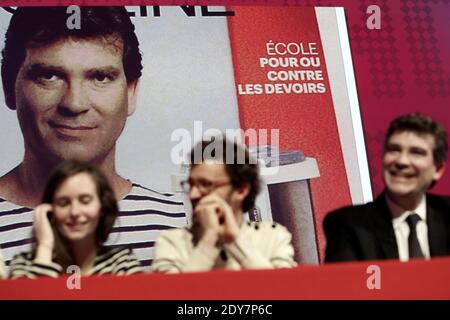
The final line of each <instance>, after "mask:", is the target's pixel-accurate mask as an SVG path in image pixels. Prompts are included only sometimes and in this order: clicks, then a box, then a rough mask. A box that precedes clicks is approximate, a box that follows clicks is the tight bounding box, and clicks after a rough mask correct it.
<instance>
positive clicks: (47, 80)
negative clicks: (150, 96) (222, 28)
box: [0, 7, 186, 266]
mask: <svg viewBox="0 0 450 320" xmlns="http://www.w3.org/2000/svg"><path fill="white" fill-rule="evenodd" d="M68 16H69V15H68V14H67V13H66V8H65V7H40V8H37V7H36V8H33V7H31V8H26V7H21V8H18V9H17V11H16V12H15V13H14V15H13V16H12V18H11V22H10V25H9V28H8V30H7V33H6V40H5V48H4V50H3V52H2V54H3V61H2V69H1V73H2V81H3V88H4V92H5V101H6V104H7V106H8V107H9V108H10V109H12V110H16V112H17V116H18V120H19V124H20V128H21V130H22V133H23V137H24V143H25V153H24V157H23V161H22V162H21V163H20V164H19V165H18V166H17V167H15V168H14V169H12V170H11V171H10V172H8V173H7V174H6V175H4V176H3V177H1V178H0V247H1V248H2V251H3V254H4V256H5V260H6V262H7V263H8V262H9V261H10V259H11V258H12V256H13V254H14V253H16V252H17V251H27V250H28V249H29V246H30V243H31V242H32V239H31V226H32V214H31V212H32V208H34V207H35V206H36V205H37V204H39V203H40V201H41V196H42V191H43V187H44V185H45V184H46V181H47V178H48V176H49V175H50V173H51V172H52V170H53V169H54V168H55V167H56V166H57V165H58V164H59V163H60V162H61V161H62V160H65V159H75V160H81V161H88V162H90V163H93V164H95V165H97V166H98V167H99V168H100V169H101V170H102V171H103V173H104V174H105V176H106V177H107V178H108V180H109V183H110V184H111V186H112V187H113V189H114V192H115V195H116V197H117V199H119V200H121V201H120V203H119V206H120V214H119V218H118V219H117V221H116V226H115V228H114V229H113V232H112V234H111V237H110V240H109V242H108V244H110V245H127V246H130V247H132V248H133V249H134V250H135V253H136V255H137V256H138V258H139V259H140V260H141V262H142V263H143V265H144V266H149V265H150V264H151V261H152V258H153V244H154V241H155V239H156V236H157V235H158V233H159V231H160V230H163V229H168V228H172V227H181V226H184V225H185V224H186V217H185V213H184V207H183V204H182V201H181V200H178V199H175V198H174V196H171V195H167V194H161V193H158V192H156V191H152V190H150V189H147V188H144V187H142V186H139V185H138V184H135V183H133V182H131V181H129V180H127V179H125V178H123V177H121V176H120V175H119V174H118V173H117V171H116V167H115V153H116V141H117V139H118V138H119V136H120V134H121V133H122V130H123V129H124V126H125V123H126V120H127V117H128V116H130V115H131V114H132V113H133V111H134V109H135V107H136V96H137V88H138V82H139V78H140V76H141V72H142V63H141V60H142V57H141V53H140V52H139V41H138V39H137V37H136V34H135V32H134V25H133V24H132V22H131V20H130V18H129V16H128V13H127V11H126V10H125V8H124V7H81V29H74V30H69V29H67V26H66V20H67V18H68Z"/></svg>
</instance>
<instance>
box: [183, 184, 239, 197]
mask: <svg viewBox="0 0 450 320" xmlns="http://www.w3.org/2000/svg"><path fill="white" fill-rule="evenodd" d="M229 184H231V182H230V181H226V182H219V183H214V182H211V181H208V180H198V181H197V182H195V183H194V182H193V181H189V180H184V181H181V182H180V186H181V189H183V191H184V192H186V193H189V192H190V191H191V190H192V188H193V187H197V190H198V192H200V193H201V194H202V195H207V194H208V193H211V192H213V191H214V190H215V189H217V188H220V187H223V186H226V185H229Z"/></svg>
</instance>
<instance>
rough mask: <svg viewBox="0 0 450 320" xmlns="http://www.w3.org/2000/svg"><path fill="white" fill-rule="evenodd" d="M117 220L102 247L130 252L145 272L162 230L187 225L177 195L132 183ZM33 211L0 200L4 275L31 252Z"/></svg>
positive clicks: (120, 202)
mask: <svg viewBox="0 0 450 320" xmlns="http://www.w3.org/2000/svg"><path fill="white" fill-rule="evenodd" d="M119 210H120V212H119V217H118V218H117V219H116V222H115V224H114V227H113V230H112V232H111V234H110V236H109V238H108V240H107V241H106V243H105V245H106V246H109V247H119V246H125V247H129V248H131V249H133V252H134V253H135V254H136V256H137V258H138V259H139V261H140V262H141V264H142V265H143V266H144V269H145V270H147V271H148V270H150V266H151V264H152V261H153V247H154V244H155V241H156V238H157V237H158V235H159V233H160V232H161V231H162V230H166V229H171V228H180V227H185V226H186V225H187V218H186V213H185V210H184V205H183V201H182V199H181V198H180V197H178V196H177V195H172V194H163V193H159V192H156V191H153V190H150V189H148V188H145V187H142V186H140V185H138V184H136V183H133V184H132V188H131V191H130V193H129V194H128V195H127V196H126V197H125V198H123V199H122V200H121V201H119ZM32 228H33V209H31V208H26V207H22V206H18V205H16V204H13V203H11V202H8V201H6V200H3V199H0V248H1V250H2V254H3V258H4V260H5V264H6V269H7V270H6V271H8V266H9V264H10V262H11V259H12V257H13V256H14V255H15V254H17V253H19V252H24V251H31V244H32V242H33V240H32Z"/></svg>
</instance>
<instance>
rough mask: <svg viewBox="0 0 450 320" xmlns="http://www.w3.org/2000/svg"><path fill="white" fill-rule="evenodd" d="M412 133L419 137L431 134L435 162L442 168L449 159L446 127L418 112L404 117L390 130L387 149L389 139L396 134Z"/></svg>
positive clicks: (396, 120)
mask: <svg viewBox="0 0 450 320" xmlns="http://www.w3.org/2000/svg"><path fill="white" fill-rule="evenodd" d="M404 131H411V132H414V133H416V134H418V135H424V134H430V135H432V136H433V137H434V148H433V160H434V164H435V165H436V166H437V167H440V166H441V165H442V164H444V162H445V161H446V159H447V152H448V143H447V132H446V131H445V129H444V127H443V126H441V125H440V124H439V123H437V122H436V121H434V120H433V119H432V118H431V117H429V116H425V115H423V114H420V113H418V112H414V113H409V114H406V115H402V116H400V117H398V118H396V119H394V120H393V121H392V122H391V124H390V126H389V129H388V132H387V134H386V138H385V140H384V147H385V149H386V146H387V143H388V141H389V138H390V137H391V136H392V135H393V134H394V133H400V132H404Z"/></svg>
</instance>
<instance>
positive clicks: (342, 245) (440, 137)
mask: <svg viewBox="0 0 450 320" xmlns="http://www.w3.org/2000/svg"><path fill="white" fill-rule="evenodd" d="M447 152H448V144H447V133H446V131H445V129H444V128H443V127H442V126H441V125H440V124H438V123H436V122H435V121H434V120H433V119H431V118H430V117H427V116H424V115H421V114H419V113H412V114H408V115H404V116H401V117H399V118H397V119H395V120H394V121H393V122H392V123H391V125H390V127H389V130H388V133H387V136H386V139H385V145H384V155H383V177H384V183H385V186H386V188H385V191H384V192H383V193H382V194H381V195H380V196H379V197H378V198H377V199H376V200H375V201H374V202H371V203H368V204H365V205H361V206H355V207H347V208H343V209H339V210H337V211H335V212H332V213H330V214H329V215H328V216H327V217H326V218H325V220H324V230H325V234H326V237H327V249H326V257H325V261H326V262H333V261H352V260H377V259H400V260H401V261H407V260H409V259H413V258H430V257H433V256H444V255H450V197H444V196H437V195H431V194H428V193H427V190H428V189H429V188H430V187H432V186H433V185H434V184H435V183H436V182H437V181H438V180H439V179H440V178H441V177H442V175H443V173H444V169H445V161H446V156H447Z"/></svg>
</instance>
